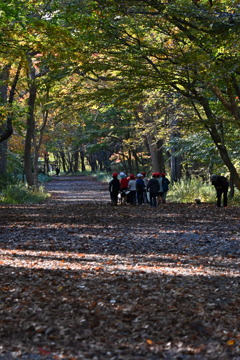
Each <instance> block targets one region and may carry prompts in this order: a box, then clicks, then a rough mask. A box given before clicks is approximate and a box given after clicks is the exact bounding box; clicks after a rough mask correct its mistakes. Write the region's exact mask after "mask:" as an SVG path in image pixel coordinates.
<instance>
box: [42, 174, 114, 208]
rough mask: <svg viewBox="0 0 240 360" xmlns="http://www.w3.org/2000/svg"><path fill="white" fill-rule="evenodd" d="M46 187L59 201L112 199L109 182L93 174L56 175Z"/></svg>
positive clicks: (74, 201) (103, 200) (102, 200)
mask: <svg viewBox="0 0 240 360" xmlns="http://www.w3.org/2000/svg"><path fill="white" fill-rule="evenodd" d="M45 188H46V190H47V191H49V192H50V193H51V195H52V198H51V200H52V201H54V202H57V203H69V204H70V203H79V202H107V201H108V202H109V201H110V197H109V192H108V184H106V183H101V182H100V181H97V179H96V178H94V177H92V176H81V175H79V176H58V177H57V176H54V177H52V180H51V181H50V182H49V183H46V184H45Z"/></svg>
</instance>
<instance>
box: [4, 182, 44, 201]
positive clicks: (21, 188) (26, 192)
mask: <svg viewBox="0 0 240 360" xmlns="http://www.w3.org/2000/svg"><path fill="white" fill-rule="evenodd" d="M48 197H49V194H47V193H46V192H45V191H44V189H43V187H40V188H39V189H34V188H28V187H26V185H24V184H23V183H18V184H11V185H8V186H7V187H6V188H5V189H3V190H2V193H1V197H0V198H1V202H2V203H5V204H24V203H40V202H42V201H44V200H46V199H47V198H48Z"/></svg>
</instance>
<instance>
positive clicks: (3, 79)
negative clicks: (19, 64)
mask: <svg viewBox="0 0 240 360" xmlns="http://www.w3.org/2000/svg"><path fill="white" fill-rule="evenodd" d="M9 72H10V65H6V66H4V68H3V69H2V72H1V74H0V104H2V105H5V104H6V102H7V91H8V84H7V83H8V80H9ZM4 131H5V127H4V126H3V125H2V126H1V127H0V134H3V133H4ZM6 172H7V141H6V140H5V141H2V142H1V143H0V174H1V175H5V174H6Z"/></svg>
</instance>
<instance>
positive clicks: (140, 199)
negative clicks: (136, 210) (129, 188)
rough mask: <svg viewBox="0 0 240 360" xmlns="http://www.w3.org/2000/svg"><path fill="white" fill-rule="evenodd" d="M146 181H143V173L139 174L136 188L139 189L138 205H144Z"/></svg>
mask: <svg viewBox="0 0 240 360" xmlns="http://www.w3.org/2000/svg"><path fill="white" fill-rule="evenodd" d="M144 188H145V185H144V181H143V175H142V174H140V173H139V174H137V180H136V189H137V201H138V205H142V203H143V192H144Z"/></svg>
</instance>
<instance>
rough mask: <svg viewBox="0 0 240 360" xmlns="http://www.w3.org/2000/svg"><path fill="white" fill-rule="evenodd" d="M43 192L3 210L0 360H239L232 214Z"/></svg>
mask: <svg viewBox="0 0 240 360" xmlns="http://www.w3.org/2000/svg"><path fill="white" fill-rule="evenodd" d="M46 189H47V190H48V191H49V192H50V193H51V195H52V197H51V198H50V199H48V200H47V201H46V202H45V203H43V204H24V205H0V268H1V278H0V289H1V292H0V340H1V342H0V360H63V359H64V360H65V359H66V360H159V359H164V360H179V359H181V360H240V326H239V318H240V309H239V288H240V246H239V245H240V208H239V207H231V206H230V207H228V208H220V209H219V208H216V207H215V206H214V205H205V204H202V205H200V206H196V205H193V204H173V203H168V204H165V205H163V206H161V207H159V208H156V209H152V208H150V207H149V206H148V205H143V206H111V205H110V198H109V193H108V185H107V184H102V183H100V182H98V181H97V180H96V179H93V178H91V177H90V178H89V177H81V176H80V177H59V178H55V177H54V178H53V179H52V181H51V182H50V183H48V184H46Z"/></svg>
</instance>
